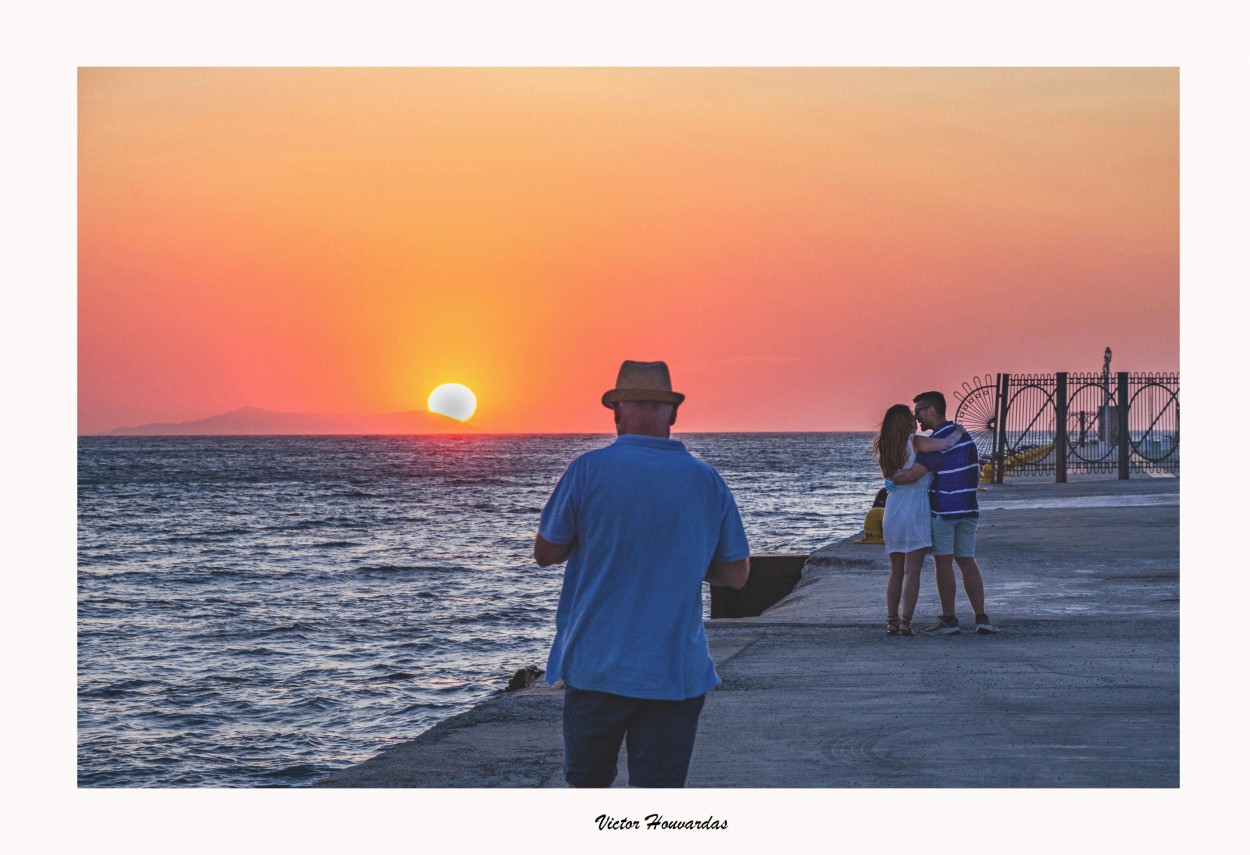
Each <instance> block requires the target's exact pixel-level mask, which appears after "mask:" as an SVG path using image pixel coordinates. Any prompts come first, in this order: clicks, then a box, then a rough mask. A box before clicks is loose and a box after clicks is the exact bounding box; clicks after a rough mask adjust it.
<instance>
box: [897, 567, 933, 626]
mask: <svg viewBox="0 0 1250 855" xmlns="http://www.w3.org/2000/svg"><path fill="white" fill-rule="evenodd" d="M926 552H928V550H927V549H913V550H912V551H911V552H908V553H907V554H906V555H899V557H900V558H901V559H902V562H901V563H902V564H903V579H902V585H901V591H902V607H903V614H902V617H903V619H904V620H906V621H908V622H910V621H911V618H912V615H914V614H915V613H916V600H917V599H918V598H919V597H920V571H921V569H922V568H923V567H924V557H925V553H926ZM895 555H898V553H891V555H890V560H891V567H890V575H891V577H893V575H894V567H893V559H894V556H895Z"/></svg>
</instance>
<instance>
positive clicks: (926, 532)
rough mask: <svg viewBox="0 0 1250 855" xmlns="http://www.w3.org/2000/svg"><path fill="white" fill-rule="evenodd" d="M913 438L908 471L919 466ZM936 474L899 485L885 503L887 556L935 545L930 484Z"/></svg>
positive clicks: (883, 528) (908, 450)
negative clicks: (930, 507) (916, 463)
mask: <svg viewBox="0 0 1250 855" xmlns="http://www.w3.org/2000/svg"><path fill="white" fill-rule="evenodd" d="M911 440H912V438H911V437H908V438H907V461H906V462H905V463H904V464H903V468H904V469H908V468H910V467H911V466H912V464H914V463H915V462H916V450H915V449H914V448H913V447H912V442H911ZM932 481H933V473H932V472H926V473H925V474H924V475H922V476H921V477H920V480H919V481H915V482H913V483H911V484H896V485H895V487H894V492H892V493H890V495H889V498H887V499H886V500H885V517H884V518H883V519H882V520H881V533H882V539H884V540H885V551H886V552H911V551H912V550H913V549H923V548H925V547H928V546H931V545H932V544H933V535H932V533H931V531H930V528H929V484H930V483H931V482H932Z"/></svg>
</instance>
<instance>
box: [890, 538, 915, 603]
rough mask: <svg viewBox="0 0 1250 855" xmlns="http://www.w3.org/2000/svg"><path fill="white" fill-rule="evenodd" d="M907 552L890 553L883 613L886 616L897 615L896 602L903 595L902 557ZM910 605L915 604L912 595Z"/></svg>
mask: <svg viewBox="0 0 1250 855" xmlns="http://www.w3.org/2000/svg"><path fill="white" fill-rule="evenodd" d="M907 554H909V553H902V552H891V553H890V580H889V581H888V582H886V584H885V614H886V617H888V618H897V617H898V602H899V599H900V598H901V597H902V596H903V576H904V565H903V559H904V557H905V556H906V555H907ZM912 606H913V607H914V606H915V598H914V597H913V598H912Z"/></svg>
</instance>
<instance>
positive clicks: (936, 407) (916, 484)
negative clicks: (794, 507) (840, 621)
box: [873, 392, 998, 635]
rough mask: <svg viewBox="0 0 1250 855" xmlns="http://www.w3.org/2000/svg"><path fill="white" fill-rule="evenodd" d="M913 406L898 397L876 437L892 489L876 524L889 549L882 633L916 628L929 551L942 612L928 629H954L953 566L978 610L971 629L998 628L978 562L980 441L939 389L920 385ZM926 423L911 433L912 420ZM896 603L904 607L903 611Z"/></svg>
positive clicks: (942, 632) (888, 487)
mask: <svg viewBox="0 0 1250 855" xmlns="http://www.w3.org/2000/svg"><path fill="white" fill-rule="evenodd" d="M913 400H914V402H915V405H916V406H915V409H914V410H913V409H912V408H911V407H908V406H907V405H906V404H895V405H894V406H892V407H890V409H888V410H887V411H886V413H885V418H884V419H883V420H882V422H881V433H880V434H879V435H878V436H877V438H876V440H875V441H874V442H873V449H874V450H875V451H876V453H877V457H878V460H879V461H880V464H881V473H882V474H883V475H884V476H885V478H886V490H888V491H889V497H888V498H887V499H886V503H885V517H884V519H883V520H882V523H881V527H882V533H883V536H884V539H885V550H886V552H887V553H889V555H890V580H889V582H888V583H887V584H886V590H885V600H886V634H887V635H915V634H916V632H915V630H913V629H912V626H911V621H912V615H913V613H914V611H915V608H916V599H917V597H918V596H919V594H920V569H921V567H922V566H923V564H924V556H925V553H926V552H930V551H931V552H932V553H933V563H934V565H935V568H936V573H937V589H938V599H939V600H940V601H941V604H942V616H941V617H940V618H939V619H938V622H937V623H936V624H934V625H933V626H931V627H929V628H928V629H926V630H925V633H926V634H928V635H957V634H958V633H959V619H958V618H956V617H955V569H954V567H953V566H952V559H953V563H955V564H958V565H959V572H960V574H961V575H962V576H963V582H964V593H966V594H967V595H968V601H969V603H970V604H971V605H972V611H973V613H974V615H975V617H976V631H977V632H978V633H979V634H982V635H986V634H989V633H993V632H997V631H998V630H997V628H996V627H995V626H994V625H993V624H991V623H990V619H989V617H988V616H987V615H986V614H985V585H984V583H983V582H982V580H981V568H980V567H979V566H978V565H977V559H976V543H977V517H978V512H977V482H978V481H979V480H980V466H979V461H978V459H977V447H976V443H975V442H973V440H972V437H971V436H969V435H968V433H967V431H965V430H964V429H963V428H962V427H961V426H959V425H957V424H955V423H954V422H951V421H948V420H947V418H946V398H945V397H944V396H943V395H942V393H941V392H922V393H921V394H919V395H917V396H916V397H915V398H914V399H913ZM917 422H919V423H920V427H921V428H922V429H924V430H926V431H929V435H928V436H922V435H920V434H917V433H916V423H917ZM900 604H901V613H900Z"/></svg>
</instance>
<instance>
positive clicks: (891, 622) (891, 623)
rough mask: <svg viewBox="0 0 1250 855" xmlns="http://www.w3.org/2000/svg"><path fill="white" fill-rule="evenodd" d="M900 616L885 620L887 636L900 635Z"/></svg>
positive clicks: (891, 616)
mask: <svg viewBox="0 0 1250 855" xmlns="http://www.w3.org/2000/svg"><path fill="white" fill-rule="evenodd" d="M898 626H899V624H898V615H889V616H887V617H886V619H885V634H886V635H898Z"/></svg>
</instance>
